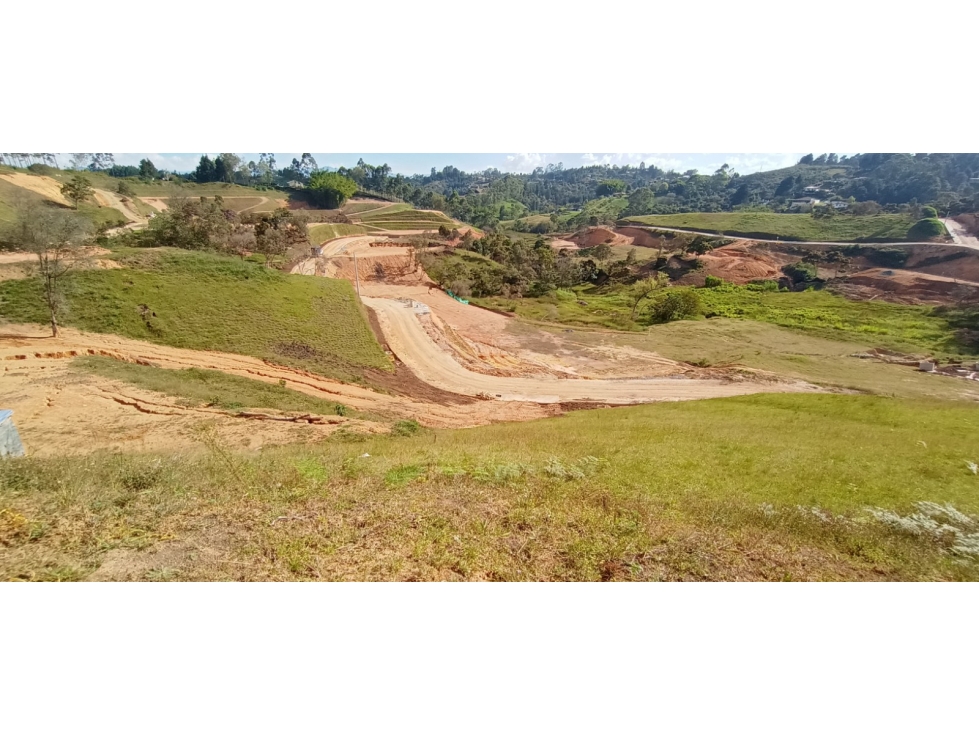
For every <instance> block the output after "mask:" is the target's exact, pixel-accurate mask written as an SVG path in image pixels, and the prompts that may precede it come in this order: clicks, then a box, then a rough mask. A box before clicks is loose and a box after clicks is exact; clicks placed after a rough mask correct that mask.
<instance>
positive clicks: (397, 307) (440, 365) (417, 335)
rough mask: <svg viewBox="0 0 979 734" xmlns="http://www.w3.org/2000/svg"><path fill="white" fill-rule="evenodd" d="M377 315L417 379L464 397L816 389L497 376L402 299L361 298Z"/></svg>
mask: <svg viewBox="0 0 979 734" xmlns="http://www.w3.org/2000/svg"><path fill="white" fill-rule="evenodd" d="M363 301H364V304H365V305H366V306H368V307H369V308H371V309H372V310H373V311H374V312H375V313H376V314H377V317H378V321H379V323H380V325H381V329H382V331H383V332H384V337H385V339H386V340H387V342H388V345H389V347H390V348H391V350H392V351H393V352H394V353H395V354H396V355H397V356H398V358H399V359H400V360H401V361H402V362H404V363H405V364H406V365H407V366H408V367H409V368H410V369H411V371H412V372H414V373H415V374H416V375H417V376H418V377H419V378H420V379H421V380H423V381H425V382H427V383H429V384H431V385H435V386H438V387H439V388H441V389H443V390H448V391H450V392H455V393H460V394H463V395H476V396H479V395H488V396H491V397H493V398H495V399H497V400H502V401H527V402H536V403H561V402H585V401H593V402H597V403H614V404H621V405H626V404H631V403H644V402H654V401H669V400H696V399H700V398H718V397H731V396H735V395H749V394H752V393H759V392H818V391H819V389H818V388H816V387H814V386H812V385H809V384H806V383H801V382H766V381H760V380H759V381H755V380H748V379H741V380H736V379H734V378H732V379H730V380H720V379H705V380H696V379H686V378H672V377H665V378H664V377H654V378H647V379H619V380H585V379H561V378H558V377H549V376H540V377H496V376H493V375H487V374H481V373H477V372H471V371H469V370H467V369H465V368H464V367H463V366H462V365H460V364H459V363H458V362H456V361H455V360H454V359H453V358H452V356H451V355H450V354H448V353H447V352H446V351H444V350H443V349H441V348H440V347H439V346H438V345H437V344H436V343H435V342H434V341H432V339H431V338H430V337H429V336H428V334H427V333H426V332H425V330H424V328H423V327H422V325H421V323H420V322H419V320H418V318H417V316H415V312H414V310H413V309H412V308H411V307H410V306H406V304H405V303H404V302H402V301H397V300H393V299H388V298H371V297H365V298H364V299H363Z"/></svg>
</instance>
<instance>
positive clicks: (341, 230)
mask: <svg viewBox="0 0 979 734" xmlns="http://www.w3.org/2000/svg"><path fill="white" fill-rule="evenodd" d="M377 231H378V230H376V229H374V228H373V227H365V226H364V225H362V224H311V225H309V240H310V242H312V243H313V244H314V245H321V244H323V243H324V242H326V241H328V240H335V239H336V238H337V237H348V236H350V235H355V234H368V233H370V232H377Z"/></svg>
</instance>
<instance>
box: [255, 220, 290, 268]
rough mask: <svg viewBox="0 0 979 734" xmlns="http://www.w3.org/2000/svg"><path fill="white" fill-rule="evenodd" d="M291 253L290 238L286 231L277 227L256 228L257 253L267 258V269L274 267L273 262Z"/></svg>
mask: <svg viewBox="0 0 979 734" xmlns="http://www.w3.org/2000/svg"><path fill="white" fill-rule="evenodd" d="M288 251H289V238H288V236H287V235H286V233H285V231H284V230H281V229H276V228H275V227H263V228H261V229H259V228H258V227H256V228H255V252H260V253H262V254H263V255H264V256H265V267H267V268H268V267H271V266H272V260H273V259H274V258H276V257H279V256H281V255H285V254H286V253H287V252H288Z"/></svg>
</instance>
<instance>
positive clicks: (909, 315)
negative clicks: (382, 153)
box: [477, 286, 975, 355]
mask: <svg viewBox="0 0 979 734" xmlns="http://www.w3.org/2000/svg"><path fill="white" fill-rule="evenodd" d="M670 290H671V291H679V290H681V288H679V287H677V288H671V289H670ZM696 291H697V293H698V294H699V296H700V298H701V301H702V303H703V311H704V313H705V314H707V315H709V316H710V317H711V319H713V318H728V319H745V320H750V321H760V322H764V323H769V324H775V325H778V326H783V327H787V328H790V329H793V330H799V331H803V332H806V333H809V334H813V335H815V336H822V337H826V338H829V339H833V340H836V341H855V342H860V343H863V344H868V345H872V346H880V347H889V348H892V349H898V350H901V351H909V352H920V351H924V352H928V353H933V354H939V355H949V354H951V355H957V354H974V353H975V349H974V348H972V347H969V346H967V345H964V344H961V343H959V342H958V340H957V338H956V328H955V327H954V325H953V324H952V323H950V321H949V320H948V318H947V317H946V315H944V314H943V313H942V312H941V311H940V310H936V309H934V308H932V307H930V306H905V305H900V304H895V303H885V302H882V301H851V300H848V299H846V298H844V297H843V296H837V295H834V294H832V293H828V292H826V291H807V292H802V293H789V292H785V293H781V292H777V291H775V292H767V291H760V290H753V289H751V288H749V287H739V286H725V287H723V288H699V289H696ZM652 300H655V298H654V299H652ZM477 302H478V303H479V305H481V306H486V307H487V308H493V309H496V310H498V311H504V312H509V313H516V314H517V315H518V316H522V317H524V318H528V319H532V320H535V321H547V322H552V323H558V324H569V325H576V326H593V327H604V328H611V329H623V330H626V331H642V330H644V329H646V328H647V327H648V326H649V319H648V317H643V316H642V314H643V313H645V312H646V309H647V308H648V306H647V305H644V306H642V307H641V309H640V311H639V314H640V317H639V318H638V319H637V321H632V320H631V318H630V312H631V310H632V304H631V302H630V301H629V300H628V297H627V295H626V293H625V291H624V290H623V289H607V288H601V289H599V288H595V287H594V286H580V287H577V288H575V289H574V290H565V291H562V290H559V291H556V292H554V293H551V294H548V295H547V296H544V297H541V298H520V299H507V298H503V297H502V296H496V297H491V298H480V299H477ZM647 303H648V302H647ZM660 328H665V325H653V326H652V327H651V329H652V330H653V331H654V332H655V331H656V330H657V329H660Z"/></svg>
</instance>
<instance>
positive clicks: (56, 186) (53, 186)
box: [0, 172, 71, 206]
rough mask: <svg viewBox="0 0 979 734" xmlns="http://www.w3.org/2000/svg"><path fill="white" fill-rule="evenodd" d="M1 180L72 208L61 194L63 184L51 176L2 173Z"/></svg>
mask: <svg viewBox="0 0 979 734" xmlns="http://www.w3.org/2000/svg"><path fill="white" fill-rule="evenodd" d="M0 178H2V179H3V180H4V181H9V182H10V183H12V184H13V185H14V186H20V188H22V189H27V190H28V191H33V192H34V193H35V194H40V195H41V196H43V197H44V198H45V199H48V200H49V201H53V202H55V203H56V204H61V205H62V206H71V203H70V202H69V201H68V200H67V199H66V198H65V197H64V196H63V195H62V193H61V183H60V182H58V181H57V180H56V179H53V178H51V177H50V176H33V175H30V174H27V173H20V172H15V173H0Z"/></svg>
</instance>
